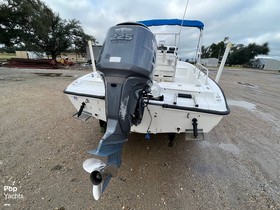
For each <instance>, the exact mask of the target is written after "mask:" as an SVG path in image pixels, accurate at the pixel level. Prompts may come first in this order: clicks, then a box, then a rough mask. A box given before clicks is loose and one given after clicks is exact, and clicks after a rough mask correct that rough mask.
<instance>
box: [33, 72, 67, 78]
mask: <svg viewBox="0 0 280 210" xmlns="http://www.w3.org/2000/svg"><path fill="white" fill-rule="evenodd" d="M34 74H36V75H38V76H43V77H60V76H61V75H62V73H34Z"/></svg>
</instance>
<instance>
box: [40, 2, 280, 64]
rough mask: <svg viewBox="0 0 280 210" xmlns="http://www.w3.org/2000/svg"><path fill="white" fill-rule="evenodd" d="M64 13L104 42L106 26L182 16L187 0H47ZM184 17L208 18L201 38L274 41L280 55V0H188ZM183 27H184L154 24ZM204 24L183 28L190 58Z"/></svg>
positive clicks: (275, 53)
mask: <svg viewBox="0 0 280 210" xmlns="http://www.w3.org/2000/svg"><path fill="white" fill-rule="evenodd" d="M43 1H44V2H45V3H46V4H47V5H48V6H49V7H50V8H52V9H53V11H54V12H57V13H59V15H60V17H61V18H63V19H77V20H79V21H80V22H81V25H82V27H83V29H84V31H85V32H86V33H87V34H90V35H92V36H94V37H95V38H96V39H97V41H98V42H99V43H100V44H102V43H103V41H104V39H105V36H106V32H107V30H108V29H109V28H110V27H111V26H114V25H116V24H118V23H121V22H128V21H139V20H148V19H164V18H166V19H171V18H178V19H181V18H182V17H183V14H184V10H185V7H186V4H187V0H115V1H114V0H71V1H69V0H43ZM185 19H189V20H200V21H202V22H203V23H204V25H205V26H204V31H203V38H202V40H203V41H202V44H203V45H205V46H209V45H211V44H212V43H218V42H220V41H222V40H223V39H224V38H225V37H229V40H230V41H231V42H232V43H234V44H245V45H247V44H249V43H252V42H255V43H257V44H263V43H265V42H268V43H269V47H270V53H269V57H272V58H276V59H280V0H225V1H223V0H189V2H188V7H187V11H186V16H185ZM151 30H152V31H153V32H155V31H163V30H164V31H167V30H170V31H179V27H174V26H172V27H170V28H166V27H159V28H158V27H152V28H151ZM198 35H199V30H195V29H191V30H190V29H183V30H182V34H181V44H180V46H179V47H180V48H181V52H180V53H181V55H183V56H182V57H188V58H191V57H192V56H193V55H194V51H195V48H196V45H197V41H198Z"/></svg>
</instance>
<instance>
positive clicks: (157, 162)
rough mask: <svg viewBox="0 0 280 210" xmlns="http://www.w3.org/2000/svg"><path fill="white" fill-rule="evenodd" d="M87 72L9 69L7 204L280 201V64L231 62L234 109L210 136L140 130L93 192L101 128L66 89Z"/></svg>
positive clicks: (266, 204) (0, 78)
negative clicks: (78, 111)
mask: <svg viewBox="0 0 280 210" xmlns="http://www.w3.org/2000/svg"><path fill="white" fill-rule="evenodd" d="M88 71H89V70H36V69H30V70H28V69H8V68H3V67H2V68H0V125H1V126H0V136H1V141H0V146H1V150H0V173H1V189H2V192H1V193H2V196H1V202H0V204H1V207H0V209H28V210H29V209H57V210H58V209H59V210H63V209H67V210H68V209H73V210H76V209H191V210H193V209H280V144H279V141H280V138H279V137H280V120H279V119H280V105H279V104H280V98H279V93H280V91H279V88H280V87H279V84H280V82H279V81H280V74H279V73H278V72H265V71H260V70H249V69H226V70H225V72H224V74H223V75H222V78H221V81H220V84H221V86H222V87H223V90H224V92H225V94H226V96H227V99H228V103H229V105H230V109H231V114H230V115H228V116H226V117H224V118H223V119H222V121H221V122H220V124H219V125H217V126H216V127H215V128H214V129H213V130H212V131H211V132H210V133H208V134H206V135H205V140H204V141H196V142H190V141H186V140H185V138H184V135H179V136H177V138H176V143H175V146H174V147H173V148H169V147H168V146H167V144H168V140H167V137H166V136H165V135H152V136H151V140H149V141H147V140H145V138H144V135H140V134H131V135H130V136H129V141H128V142H127V143H126V144H125V145H124V149H123V158H122V159H123V164H122V166H121V168H120V173H119V176H118V177H117V178H114V179H113V180H112V181H111V183H110V185H109V187H108V188H107V190H106V192H105V193H104V194H103V197H102V199H101V200H100V201H94V200H93V199H92V196H91V188H92V186H91V184H90V181H89V176H88V174H87V173H86V172H84V170H83V169H82V163H83V161H84V160H85V159H87V158H90V157H91V156H90V155H89V154H87V151H88V150H91V149H93V148H94V147H96V146H97V144H98V142H99V139H100V138H101V137H102V134H101V133H100V129H99V125H98V121H97V120H95V119H90V120H88V121H86V122H82V121H79V120H76V119H74V118H72V117H71V116H72V114H73V113H74V112H75V110H74V107H73V106H72V105H71V103H70V101H69V100H68V98H67V97H66V96H65V95H64V94H63V90H64V89H65V88H66V87H67V85H68V84H70V82H72V81H73V80H74V79H75V78H77V77H79V76H81V75H83V74H85V73H87V72H88ZM46 73H47V74H46ZM210 73H211V76H214V75H215V71H211V72H210Z"/></svg>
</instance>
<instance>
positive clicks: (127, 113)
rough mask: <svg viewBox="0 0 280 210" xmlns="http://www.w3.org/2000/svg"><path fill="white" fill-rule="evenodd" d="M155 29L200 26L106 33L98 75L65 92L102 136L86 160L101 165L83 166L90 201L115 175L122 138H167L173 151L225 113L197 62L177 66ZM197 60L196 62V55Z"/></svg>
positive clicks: (139, 26)
mask: <svg viewBox="0 0 280 210" xmlns="http://www.w3.org/2000/svg"><path fill="white" fill-rule="evenodd" d="M161 25H178V26H180V27H196V28H198V29H199V31H200V33H202V30H203V27H204V25H203V23H202V22H200V21H193V20H178V19H160V20H158V19H157V20H147V21H139V22H137V23H122V24H118V25H116V26H114V27H112V28H110V29H109V31H108V33H107V38H106V40H105V42H104V45H103V48H102V51H101V54H100V56H99V59H98V60H97V64H96V69H97V71H93V72H92V73H89V74H87V75H85V76H83V77H81V78H78V79H77V80H75V81H74V82H73V83H72V84H70V85H69V86H68V87H67V88H66V89H65V91H64V93H65V94H66V95H67V96H68V97H69V99H70V101H71V102H72V104H73V105H74V106H75V108H76V110H77V111H78V112H77V114H76V115H77V116H79V117H82V116H88V117H94V118H96V119H98V120H99V121H100V126H102V127H104V128H105V130H106V132H105V134H104V136H103V137H102V139H101V140H100V142H99V146H98V148H97V149H95V150H93V151H90V152H89V153H91V154H94V155H97V156H108V161H107V163H104V162H102V161H100V160H97V159H95V158H92V159H89V160H86V161H85V162H84V169H85V170H86V171H87V172H89V173H90V174H91V181H92V183H93V184H94V186H93V196H94V198H95V199H96V200H98V199H99V198H100V196H101V194H102V192H103V191H104V189H105V188H106V186H107V184H108V182H109V180H110V178H111V177H112V176H116V174H117V168H118V167H119V166H120V164H121V148H122V145H123V143H124V142H125V141H126V140H127V135H128V133H129V132H136V133H143V134H146V137H147V138H149V135H150V134H157V133H166V134H168V135H169V140H170V142H169V145H170V146H172V144H173V140H174V138H175V134H178V133H188V134H189V135H192V136H193V137H194V139H195V138H197V136H198V135H199V134H200V133H207V132H209V131H211V130H212V129H213V128H214V127H215V126H216V125H217V124H218V123H219V122H220V120H221V119H222V117H223V116H224V115H227V114H229V112H230V111H229V107H228V105H227V102H226V98H225V95H224V93H223V91H222V89H221V88H220V86H219V85H218V84H217V82H216V81H213V80H212V79H211V78H210V77H209V71H208V69H207V68H205V67H204V66H202V65H201V64H199V62H197V63H196V64H195V65H193V64H190V63H188V62H184V61H180V60H179V59H178V56H177V54H178V47H177V46H178V43H176V42H177V41H175V45H173V46H170V45H168V46H165V45H164V43H162V42H161V43H160V44H159V43H158V42H157V40H156V38H155V37H156V36H155V35H154V34H153V33H152V32H151V31H150V30H149V28H148V27H150V26H161ZM173 35H174V36H175V37H177V36H179V34H178V33H175V34H173ZM201 37H202V36H201V35H200V36H199V44H198V47H200V45H201V44H200V43H201ZM176 40H177V39H176ZM198 49H199V48H198ZM197 55H198V56H197V59H196V60H197V61H199V60H200V59H199V50H198V52H197ZM225 59H226V55H225V56H224V59H223V61H225ZM222 63H224V62H222ZM221 69H222V68H221ZM220 73H221V71H220V72H219V75H220ZM218 79H219V78H217V81H218Z"/></svg>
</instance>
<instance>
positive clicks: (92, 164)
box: [83, 158, 106, 173]
mask: <svg viewBox="0 0 280 210" xmlns="http://www.w3.org/2000/svg"><path fill="white" fill-rule="evenodd" d="M105 166H106V164H105V163H104V162H103V161H102V160H99V159H97V158H90V159H87V160H85V161H84V162H83V168H84V170H85V171H86V172H88V173H91V172H93V171H95V170H98V169H99V168H103V167H105Z"/></svg>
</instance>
